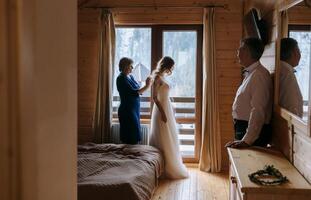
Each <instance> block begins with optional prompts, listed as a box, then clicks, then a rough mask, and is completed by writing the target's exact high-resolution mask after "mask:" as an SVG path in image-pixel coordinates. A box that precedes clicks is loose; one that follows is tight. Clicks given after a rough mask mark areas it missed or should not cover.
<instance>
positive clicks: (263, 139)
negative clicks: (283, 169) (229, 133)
mask: <svg viewBox="0 0 311 200" xmlns="http://www.w3.org/2000/svg"><path fill="white" fill-rule="evenodd" d="M233 123H234V131H235V139H236V140H242V138H243V137H244V135H245V134H246V129H247V127H248V121H245V120H236V119H235V120H233ZM271 130H272V129H271V125H270V124H264V125H263V126H262V128H261V131H260V134H259V137H258V138H257V140H256V141H255V142H254V143H253V144H252V145H253V146H263V147H265V146H267V144H268V143H269V141H270V137H271Z"/></svg>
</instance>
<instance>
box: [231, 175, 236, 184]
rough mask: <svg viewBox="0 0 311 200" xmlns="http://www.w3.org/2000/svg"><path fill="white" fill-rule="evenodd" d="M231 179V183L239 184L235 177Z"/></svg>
mask: <svg viewBox="0 0 311 200" xmlns="http://www.w3.org/2000/svg"><path fill="white" fill-rule="evenodd" d="M230 179H231V183H233V184H236V183H237V181H236V178H235V177H234V176H231V177H230Z"/></svg>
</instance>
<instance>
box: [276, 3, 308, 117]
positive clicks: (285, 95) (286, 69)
mask: <svg viewBox="0 0 311 200" xmlns="http://www.w3.org/2000/svg"><path fill="white" fill-rule="evenodd" d="M286 12H287V13H285V12H283V13H282V14H281V16H282V19H281V20H282V21H283V23H282V25H283V26H287V27H285V28H284V27H283V28H282V32H283V33H282V35H283V36H286V35H287V37H289V38H290V39H289V38H283V39H281V42H280V43H281V45H280V62H279V105H280V107H282V108H284V109H286V110H288V111H289V112H291V113H292V114H295V115H296V116H298V117H299V118H301V119H302V120H303V121H307V120H308V118H309V117H308V116H309V115H308V112H309V109H308V108H309V90H310V88H309V85H310V83H309V80H310V78H309V77H310V67H311V8H310V7H308V6H307V5H306V4H305V3H304V2H301V3H298V4H296V5H295V6H293V7H290V8H288V9H287V10H286ZM286 15H287V16H286ZM286 19H287V20H286ZM284 21H285V22H284ZM286 21H287V22H286ZM286 31H287V33H286Z"/></svg>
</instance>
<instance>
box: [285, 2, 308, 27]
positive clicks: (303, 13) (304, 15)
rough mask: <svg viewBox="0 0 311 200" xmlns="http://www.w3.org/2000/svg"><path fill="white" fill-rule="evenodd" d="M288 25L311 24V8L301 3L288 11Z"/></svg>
mask: <svg viewBox="0 0 311 200" xmlns="http://www.w3.org/2000/svg"><path fill="white" fill-rule="evenodd" d="M288 23H289V24H303V25H308V24H311V8H308V7H307V6H305V4H304V3H300V4H298V5H296V6H294V7H292V8H289V9H288Z"/></svg>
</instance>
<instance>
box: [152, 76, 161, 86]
mask: <svg viewBox="0 0 311 200" xmlns="http://www.w3.org/2000/svg"><path fill="white" fill-rule="evenodd" d="M162 83H163V81H162V78H161V76H159V75H158V74H157V75H155V77H154V84H159V85H162Z"/></svg>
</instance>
